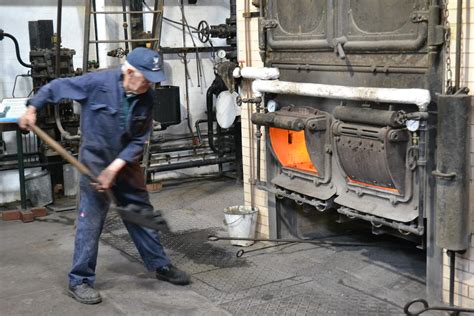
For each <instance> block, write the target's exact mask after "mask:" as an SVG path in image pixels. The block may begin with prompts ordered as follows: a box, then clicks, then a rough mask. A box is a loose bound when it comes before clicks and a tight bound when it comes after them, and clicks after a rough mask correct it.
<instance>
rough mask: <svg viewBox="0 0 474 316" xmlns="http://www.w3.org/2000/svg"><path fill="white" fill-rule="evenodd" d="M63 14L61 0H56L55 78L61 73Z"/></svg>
mask: <svg viewBox="0 0 474 316" xmlns="http://www.w3.org/2000/svg"><path fill="white" fill-rule="evenodd" d="M62 16H63V1H62V0H58V15H57V20H56V69H55V70H56V78H59V76H60V75H61V69H60V60H61V20H62Z"/></svg>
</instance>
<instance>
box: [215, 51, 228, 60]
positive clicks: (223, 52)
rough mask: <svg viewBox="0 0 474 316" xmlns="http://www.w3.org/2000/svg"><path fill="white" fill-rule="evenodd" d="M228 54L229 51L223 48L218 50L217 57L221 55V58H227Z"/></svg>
mask: <svg viewBox="0 0 474 316" xmlns="http://www.w3.org/2000/svg"><path fill="white" fill-rule="evenodd" d="M226 55H227V53H226V52H225V50H223V49H219V50H218V51H217V57H219V58H225V56H226Z"/></svg>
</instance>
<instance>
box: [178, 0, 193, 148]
mask: <svg viewBox="0 0 474 316" xmlns="http://www.w3.org/2000/svg"><path fill="white" fill-rule="evenodd" d="M180 7H181V22H182V23H183V25H182V32H183V47H186V25H185V24H186V20H185V17H184V0H181V1H180ZM183 60H184V82H185V100H186V112H188V113H187V114H188V115H187V118H186V120H187V121H188V124H187V125H188V129H189V132H190V133H191V135H192V137H193V143H194V141H195V139H194V132H193V128H192V127H191V113H190V112H191V111H190V106H189V82H188V80H189V79H190V76H189V71H188V54H187V53H186V50H184V52H183ZM196 62H197V61H196Z"/></svg>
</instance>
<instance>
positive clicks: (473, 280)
mask: <svg viewBox="0 0 474 316" xmlns="http://www.w3.org/2000/svg"><path fill="white" fill-rule="evenodd" d="M463 4H464V5H463V27H462V38H461V41H462V44H461V46H462V52H463V53H462V58H461V78H460V79H461V86H467V87H469V89H470V90H471V93H470V94H472V91H474V23H473V19H472V17H471V14H472V12H473V11H474V10H473V9H474V3H473V2H470V1H463ZM448 7H449V9H450V13H449V21H450V27H451V55H450V56H451V61H452V69H453V76H454V67H455V49H456V41H457V39H456V8H455V7H456V1H450V3H449V6H448ZM473 125H474V117H473V116H472V115H471V135H470V136H471V161H470V166H471V181H470V210H471V212H470V213H471V226H470V227H471V233H472V232H473V231H474V225H473V224H474V222H473V220H474V216H473V215H474V212H473V206H474V203H472V200H473V199H474V183H473V180H474V178H473V176H474V172H473V169H474V168H473V167H474V164H473V163H474V159H473V158H474V151H473V150H474V137H473V136H474V126H473ZM473 245H474V239H472V238H471V247H470V248H469V249H468V250H467V252H466V253H465V254H462V255H457V256H456V273H455V287H454V291H455V300H454V303H455V304H456V305H459V306H463V307H470V308H474V249H473ZM443 265H444V266H443V289H444V291H443V300H444V301H445V302H448V301H449V292H448V290H449V258H448V256H447V255H446V253H445V255H444V258H443Z"/></svg>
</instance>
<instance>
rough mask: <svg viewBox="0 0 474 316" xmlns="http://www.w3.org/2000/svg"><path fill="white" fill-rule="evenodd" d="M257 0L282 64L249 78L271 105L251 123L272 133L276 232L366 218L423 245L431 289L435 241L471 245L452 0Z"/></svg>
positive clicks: (464, 115)
mask: <svg viewBox="0 0 474 316" xmlns="http://www.w3.org/2000/svg"><path fill="white" fill-rule="evenodd" d="M260 4H261V8H260V10H261V16H260V18H259V29H260V35H259V37H260V50H261V55H262V57H263V58H264V60H265V66H266V67H275V68H278V70H279V73H280V76H279V79H278V80H277V79H275V80H261V79H257V80H255V81H254V82H253V86H252V87H253V92H254V95H255V96H257V97H259V96H262V98H263V104H264V107H263V108H262V109H260V108H259V107H258V106H257V113H255V114H254V115H253V116H252V122H253V123H254V124H255V125H256V126H257V136H258V135H260V132H259V131H260V128H261V127H264V128H265V130H266V135H268V137H267V142H266V147H267V157H266V161H267V164H266V166H259V165H258V162H259V161H260V157H259V156H257V159H256V160H257V168H266V169H267V170H266V171H267V181H266V182H264V181H262V180H261V179H260V176H259V174H260V171H259V170H257V179H256V183H257V185H258V187H259V188H260V189H263V190H266V191H268V192H269V193H270V195H269V212H270V214H269V216H270V221H271V223H270V229H271V235H273V236H271V237H286V236H285V235H287V234H288V233H291V234H293V235H296V236H298V237H301V238H310V237H311V236H312V234H313V233H315V232H316V228H315V226H314V224H315V223H317V222H318V219H320V218H321V217H323V216H330V217H332V218H334V219H336V220H337V221H353V222H354V223H355V222H357V220H362V223H364V222H365V223H370V224H369V225H370V226H371V227H372V232H373V233H374V234H383V233H388V234H393V235H397V236H399V237H402V238H407V239H410V240H413V241H416V242H417V243H418V244H419V245H420V247H423V248H426V249H427V273H428V278H427V279H428V291H430V289H432V290H433V291H439V289H440V283H439V282H440V281H439V280H441V252H440V248H439V247H444V248H448V249H454V250H462V249H466V248H467V246H468V239H467V238H468V231H467V223H468V220H467V214H468V207H467V199H468V193H467V184H466V180H467V176H466V174H468V173H467V172H465V168H466V165H468V162H467V158H466V157H467V154H468V146H467V142H466V137H467V135H469V133H468V132H467V131H468V128H467V127H468V122H469V119H468V117H469V115H468V114H469V102H470V100H469V97H466V96H465V95H462V94H463V93H462V91H459V92H460V93H457V94H456V95H451V96H447V95H443V82H444V80H445V79H444V74H443V67H444V64H443V62H444V59H443V56H444V53H445V51H444V49H445V47H446V46H445V44H446V43H445V40H446V39H449V34H447V33H446V32H447V30H446V28H445V27H444V25H443V23H445V18H446V7H445V6H444V4H443V3H441V1H432V0H415V1H413V0H401V1H392V0H357V1H355V0H353V1H334V0H316V1H313V0H300V1H285V0H268V1H260ZM446 35H447V36H446ZM244 69H245V68H244ZM448 72H451V70H450V69H448ZM448 75H449V73H448ZM248 78H250V77H248ZM257 78H258V76H257ZM447 79H451V78H447ZM448 85H449V84H448ZM458 87H459V85H457V86H456V88H455V90H456V89H457V88H458ZM450 90H452V89H450ZM451 92H452V91H451ZM247 101H249V102H251V103H254V104H258V103H259V101H260V98H256V99H253V100H247ZM437 134H438V139H437V136H436V135H437ZM437 140H438V146H437V148H436V141H437ZM257 146H259V139H258V137H257ZM259 153H260V151H259V149H258V147H257V155H259ZM452 153H456V154H455V156H456V157H457V158H454V157H453V154H452ZM436 191H437V193H438V194H435V193H436ZM453 213H455V214H453ZM325 214H326V215H325ZM435 219H437V220H435ZM453 219H454V220H453ZM359 222H360V221H359ZM435 240H436V243H435Z"/></svg>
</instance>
